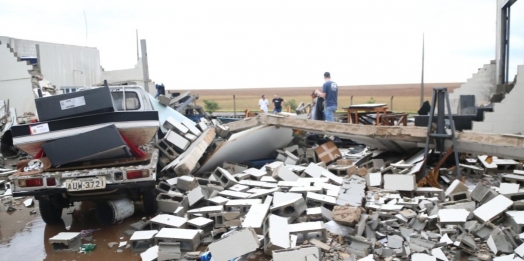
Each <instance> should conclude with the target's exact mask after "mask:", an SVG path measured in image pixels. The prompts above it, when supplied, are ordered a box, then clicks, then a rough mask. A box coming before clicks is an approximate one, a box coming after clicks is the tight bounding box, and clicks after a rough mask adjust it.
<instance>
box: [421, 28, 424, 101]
mask: <svg viewBox="0 0 524 261" xmlns="http://www.w3.org/2000/svg"><path fill="white" fill-rule="evenodd" d="M423 103H424V34H422V79H421V82H420V107H422V104H423Z"/></svg>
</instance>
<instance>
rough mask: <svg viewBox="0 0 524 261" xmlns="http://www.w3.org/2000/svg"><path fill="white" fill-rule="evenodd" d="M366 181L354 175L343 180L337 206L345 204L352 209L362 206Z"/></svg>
mask: <svg viewBox="0 0 524 261" xmlns="http://www.w3.org/2000/svg"><path fill="white" fill-rule="evenodd" d="M365 189H366V180H365V179H364V178H361V177H357V176H355V175H353V176H351V177H349V178H345V179H344V181H343V183H342V186H341V188H340V190H339V194H338V198H337V202H336V203H337V205H341V206H344V205H346V204H348V205H350V206H354V207H360V206H362V200H363V199H364V198H365V196H366V195H365V192H364V191H365Z"/></svg>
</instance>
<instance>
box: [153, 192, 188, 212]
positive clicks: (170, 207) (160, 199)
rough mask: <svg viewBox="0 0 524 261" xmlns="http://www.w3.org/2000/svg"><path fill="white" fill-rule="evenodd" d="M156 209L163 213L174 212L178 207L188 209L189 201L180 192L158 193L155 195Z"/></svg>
mask: <svg viewBox="0 0 524 261" xmlns="http://www.w3.org/2000/svg"><path fill="white" fill-rule="evenodd" d="M156 201H157V204H158V211H160V212H163V213H169V214H171V213H174V212H175V210H176V209H177V208H178V207H183V208H185V209H188V207H189V202H188V200H187V197H185V196H184V195H182V194H180V193H176V194H175V193H160V194H158V196H157V197H156Z"/></svg>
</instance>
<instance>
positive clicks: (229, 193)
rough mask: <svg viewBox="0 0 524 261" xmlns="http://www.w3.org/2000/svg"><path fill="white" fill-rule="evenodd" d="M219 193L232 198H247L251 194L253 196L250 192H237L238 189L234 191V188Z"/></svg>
mask: <svg viewBox="0 0 524 261" xmlns="http://www.w3.org/2000/svg"><path fill="white" fill-rule="evenodd" d="M218 195H220V196H222V197H226V198H231V199H245V198H249V196H251V194H250V193H245V192H237V191H232V190H224V191H220V192H219V193H218Z"/></svg>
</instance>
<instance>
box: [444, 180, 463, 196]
mask: <svg viewBox="0 0 524 261" xmlns="http://www.w3.org/2000/svg"><path fill="white" fill-rule="evenodd" d="M463 191H468V187H466V185H464V183H462V182H460V180H458V179H456V180H454V181H453V182H452V183H451V184H450V185H449V187H448V188H447V189H446V192H445V193H444V194H445V195H446V197H447V196H449V195H450V194H453V193H458V192H463Z"/></svg>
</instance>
